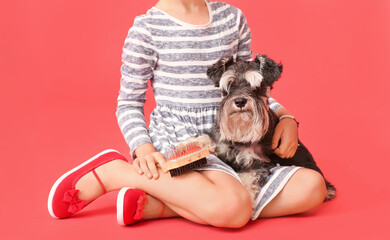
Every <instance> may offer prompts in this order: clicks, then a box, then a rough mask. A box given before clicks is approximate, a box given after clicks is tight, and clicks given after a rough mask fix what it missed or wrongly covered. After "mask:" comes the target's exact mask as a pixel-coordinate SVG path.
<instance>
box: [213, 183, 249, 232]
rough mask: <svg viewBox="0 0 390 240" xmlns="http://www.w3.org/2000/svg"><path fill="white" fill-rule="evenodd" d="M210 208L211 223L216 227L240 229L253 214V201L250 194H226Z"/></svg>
mask: <svg viewBox="0 0 390 240" xmlns="http://www.w3.org/2000/svg"><path fill="white" fill-rule="evenodd" d="M211 205H212V206H210V207H209V214H208V219H209V223H210V224H211V225H213V226H216V227H226V228H240V227H242V226H244V225H245V224H246V223H247V222H248V221H249V219H250V216H251V214H252V207H251V199H250V197H249V194H248V192H247V191H246V190H245V189H244V190H243V191H238V192H233V193H225V194H223V195H221V196H219V200H218V201H216V202H214V203H213V204H211Z"/></svg>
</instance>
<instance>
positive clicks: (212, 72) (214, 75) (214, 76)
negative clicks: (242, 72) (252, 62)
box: [206, 56, 234, 87]
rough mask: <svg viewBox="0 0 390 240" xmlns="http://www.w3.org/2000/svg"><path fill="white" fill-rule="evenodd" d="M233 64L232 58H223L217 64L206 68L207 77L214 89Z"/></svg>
mask: <svg viewBox="0 0 390 240" xmlns="http://www.w3.org/2000/svg"><path fill="white" fill-rule="evenodd" d="M233 64H234V59H233V56H225V57H222V58H221V59H219V60H218V62H216V63H214V64H213V65H211V66H210V67H209V68H207V72H206V73H207V77H208V78H209V79H210V80H211V81H213V83H214V85H215V86H216V87H219V80H220V79H221V76H222V74H223V73H224V72H225V71H226V69H227V68H228V67H229V66H231V65H233Z"/></svg>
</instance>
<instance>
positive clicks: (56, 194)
mask: <svg viewBox="0 0 390 240" xmlns="http://www.w3.org/2000/svg"><path fill="white" fill-rule="evenodd" d="M118 159H120V160H124V161H127V160H126V158H125V157H123V156H122V155H121V154H119V152H117V151H115V150H112V149H108V150H105V151H103V152H101V153H99V154H97V155H96V156H94V157H92V158H90V159H89V160H87V161H85V162H84V163H82V164H80V165H79V166H77V167H75V168H73V169H72V170H70V171H68V172H66V173H65V174H64V175H62V176H61V177H60V178H59V179H57V181H56V182H55V183H54V185H53V187H52V188H51V190H50V193H49V199H48V202H47V206H48V210H49V213H50V215H51V216H52V217H54V218H66V217H69V216H71V215H72V214H74V213H76V212H78V211H80V210H81V209H83V208H84V207H85V206H87V205H88V204H87V203H86V202H85V201H84V200H80V199H79V198H78V196H77V194H78V192H79V190H77V189H75V185H76V182H77V181H78V180H79V179H80V178H81V177H82V176H84V175H85V174H87V173H88V172H90V171H92V173H93V174H94V175H95V177H96V179H97V181H98V182H99V184H100V186H101V187H102V189H103V192H104V193H106V192H107V191H106V188H105V186H104V184H103V183H102V181H101V180H100V178H99V176H98V175H97V174H96V172H95V168H97V167H99V166H101V165H103V164H105V163H108V162H110V161H113V160H118Z"/></svg>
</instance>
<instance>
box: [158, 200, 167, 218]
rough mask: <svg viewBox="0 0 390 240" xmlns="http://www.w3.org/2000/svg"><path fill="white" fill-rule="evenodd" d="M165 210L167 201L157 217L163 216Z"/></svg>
mask: <svg viewBox="0 0 390 240" xmlns="http://www.w3.org/2000/svg"><path fill="white" fill-rule="evenodd" d="M164 212H165V203H163V209H162V211H161V213H160V215H159V216H158V217H157V218H161V217H162V216H163V215H164Z"/></svg>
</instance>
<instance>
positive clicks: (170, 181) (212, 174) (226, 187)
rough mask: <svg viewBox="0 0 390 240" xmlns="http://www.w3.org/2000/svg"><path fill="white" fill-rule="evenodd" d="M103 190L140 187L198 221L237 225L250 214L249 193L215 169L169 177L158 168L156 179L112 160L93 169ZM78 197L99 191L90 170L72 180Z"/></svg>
mask: <svg viewBox="0 0 390 240" xmlns="http://www.w3.org/2000/svg"><path fill="white" fill-rule="evenodd" d="M95 171H96V173H97V174H98V175H99V177H100V179H101V180H102V182H103V183H104V185H105V187H106V189H107V191H112V190H119V189H121V188H123V187H134V188H138V189H141V190H143V191H145V192H147V193H149V194H150V195H152V196H154V197H156V198H158V199H160V200H161V201H162V202H164V203H165V204H166V205H167V207H169V209H170V210H172V211H173V212H176V213H177V214H179V215H180V216H182V217H185V218H187V219H189V220H191V221H194V222H198V223H201V224H210V225H214V226H219V227H232V228H236V227H241V226H243V225H245V224H246V223H247V221H248V220H249V218H250V215H251V202H250V197H249V194H248V193H247V191H246V190H245V188H244V187H243V186H242V185H241V183H239V182H238V181H237V180H236V179H235V178H233V177H232V176H230V175H228V174H226V173H223V172H219V171H202V172H191V173H188V174H185V175H183V176H180V177H175V178H172V177H171V176H170V175H169V173H164V172H162V171H161V170H160V171H159V174H160V177H159V179H158V180H150V179H147V178H146V177H145V176H143V175H138V174H137V173H136V172H135V171H134V169H133V166H132V165H131V164H130V163H127V162H125V161H121V160H118V161H112V162H109V163H107V164H104V165H102V166H100V167H98V168H96V169H95ZM76 189H79V190H80V193H79V194H78V197H79V198H80V199H82V200H86V201H87V202H89V201H92V200H94V199H95V198H97V197H99V196H100V195H101V194H102V193H103V192H102V190H101V187H100V186H99V183H98V182H97V181H96V179H95V177H94V176H93V174H92V173H88V174H86V175H85V176H83V177H82V178H80V180H79V181H78V182H77V183H76Z"/></svg>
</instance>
